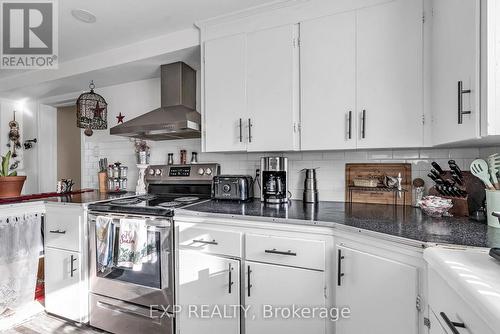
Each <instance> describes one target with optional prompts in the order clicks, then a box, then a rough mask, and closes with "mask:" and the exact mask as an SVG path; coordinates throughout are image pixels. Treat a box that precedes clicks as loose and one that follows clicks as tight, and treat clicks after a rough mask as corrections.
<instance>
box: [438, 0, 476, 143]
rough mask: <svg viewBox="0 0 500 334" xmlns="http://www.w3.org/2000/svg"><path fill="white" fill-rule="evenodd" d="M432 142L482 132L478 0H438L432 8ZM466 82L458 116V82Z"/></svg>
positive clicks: (458, 138) (444, 141)
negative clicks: (460, 113) (467, 112)
mask: <svg viewBox="0 0 500 334" xmlns="http://www.w3.org/2000/svg"><path fill="white" fill-rule="evenodd" d="M432 12H433V15H432V48H431V49H432V61H431V63H432V90H431V91H432V93H431V105H432V113H433V124H432V125H433V126H432V130H433V131H432V137H433V144H443V143H449V142H454V141H460V140H466V139H471V138H476V137H478V136H479V123H480V115H479V112H480V110H479V102H480V101H479V98H480V94H479V84H480V82H479V34H480V29H479V17H480V10H479V0H458V1H457V0H438V1H433V9H432ZM459 81H462V82H463V89H464V90H469V89H470V90H471V92H470V93H466V94H461V95H462V96H461V98H462V110H463V111H471V113H470V114H465V115H463V116H462V120H461V124H459V116H458V108H459V104H458V99H459V95H460V94H459V93H458V82H459Z"/></svg>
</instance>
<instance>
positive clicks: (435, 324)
mask: <svg viewBox="0 0 500 334" xmlns="http://www.w3.org/2000/svg"><path fill="white" fill-rule="evenodd" d="M429 320H430V322H431V327H430V328H429V334H448V333H447V332H446V330H445V329H444V328H443V326H441V323H440V322H439V320H438V318H437V317H436V315H435V314H434V312H433V311H432V310H429Z"/></svg>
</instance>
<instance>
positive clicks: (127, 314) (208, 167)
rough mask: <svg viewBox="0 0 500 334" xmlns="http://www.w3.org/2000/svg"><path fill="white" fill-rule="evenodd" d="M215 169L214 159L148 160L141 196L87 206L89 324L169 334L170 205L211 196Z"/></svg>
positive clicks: (172, 266) (171, 320) (171, 294)
mask: <svg viewBox="0 0 500 334" xmlns="http://www.w3.org/2000/svg"><path fill="white" fill-rule="evenodd" d="M219 173H220V167H219V165H218V164H196V165H171V166H165V165H156V166H150V167H149V168H148V170H147V173H146V184H147V185H148V194H147V195H143V196H135V197H132V198H125V199H119V200H114V201H108V202H102V203H96V204H91V205H89V218H88V219H89V234H90V238H89V240H90V247H89V259H90V261H89V262H90V292H91V293H90V325H91V326H94V327H97V328H100V329H104V330H106V331H109V332H112V333H117V334H122V333H127V334H128V333H152V334H154V333H164V334H170V333H174V330H175V321H174V320H175V317H174V315H173V314H172V312H171V311H172V308H173V305H174V300H175V290H174V287H175V282H174V279H175V277H174V272H175V263H174V261H175V254H174V249H175V248H174V241H175V240H174V235H175V233H174V222H173V215H174V209H175V208H180V207H184V206H187V205H191V204H194V203H198V202H200V201H205V200H208V199H210V197H211V194H212V179H213V176H214V175H218V174H219ZM165 310H167V313H166V314H165ZM162 315H163V316H162Z"/></svg>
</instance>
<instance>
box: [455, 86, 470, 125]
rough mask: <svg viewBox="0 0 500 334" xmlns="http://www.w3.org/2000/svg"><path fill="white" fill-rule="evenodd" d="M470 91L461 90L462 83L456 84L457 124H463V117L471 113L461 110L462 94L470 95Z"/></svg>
mask: <svg viewBox="0 0 500 334" xmlns="http://www.w3.org/2000/svg"><path fill="white" fill-rule="evenodd" d="M470 93H471V90H470V89H463V82H462V81H459V82H458V93H457V94H458V124H462V123H463V116H464V115H469V114H470V113H471V111H470V110H467V111H464V110H463V108H464V106H463V95H464V94H470Z"/></svg>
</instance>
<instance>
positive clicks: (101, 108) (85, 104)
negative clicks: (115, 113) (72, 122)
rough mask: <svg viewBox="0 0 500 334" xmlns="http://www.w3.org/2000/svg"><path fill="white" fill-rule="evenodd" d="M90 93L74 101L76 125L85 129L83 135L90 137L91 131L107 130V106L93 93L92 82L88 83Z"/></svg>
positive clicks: (101, 98)
mask: <svg viewBox="0 0 500 334" xmlns="http://www.w3.org/2000/svg"><path fill="white" fill-rule="evenodd" d="M89 88H90V92H85V93H83V94H82V95H80V96H79V97H78V100H76V113H77V114H76V125H77V126H78V127H79V128H82V129H85V132H84V133H85V135H87V136H92V134H93V133H94V131H93V130H105V129H107V128H108V109H107V107H108V104H107V103H106V100H104V98H103V97H102V96H101V95H99V94H97V93H94V88H95V85H94V81H91V82H90V85H89Z"/></svg>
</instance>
